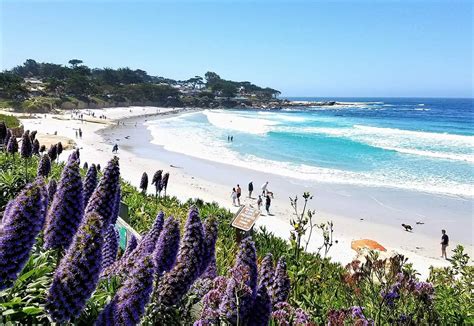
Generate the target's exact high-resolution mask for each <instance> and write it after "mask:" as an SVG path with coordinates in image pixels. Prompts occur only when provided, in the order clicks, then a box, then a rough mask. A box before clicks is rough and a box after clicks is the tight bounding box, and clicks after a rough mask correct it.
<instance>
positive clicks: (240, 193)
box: [237, 185, 242, 206]
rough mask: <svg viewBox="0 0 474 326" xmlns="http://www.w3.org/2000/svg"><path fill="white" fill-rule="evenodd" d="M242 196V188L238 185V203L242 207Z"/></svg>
mask: <svg viewBox="0 0 474 326" xmlns="http://www.w3.org/2000/svg"><path fill="white" fill-rule="evenodd" d="M240 196H242V189H241V188H240V185H237V203H238V204H239V206H240Z"/></svg>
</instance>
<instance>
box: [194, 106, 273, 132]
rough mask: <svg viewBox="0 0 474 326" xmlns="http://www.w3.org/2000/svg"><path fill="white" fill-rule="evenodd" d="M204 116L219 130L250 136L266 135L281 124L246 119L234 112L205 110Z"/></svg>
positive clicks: (264, 120) (265, 120)
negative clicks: (238, 132) (273, 127)
mask: <svg viewBox="0 0 474 326" xmlns="http://www.w3.org/2000/svg"><path fill="white" fill-rule="evenodd" d="M203 114H204V115H205V116H206V117H207V120H208V121H209V122H210V123H211V124H212V125H214V126H215V127H217V128H220V129H223V130H234V131H240V132H244V133H249V134H257V135H265V134H266V133H267V132H268V131H270V130H271V129H272V126H275V125H277V124H279V123H278V122H277V121H272V120H268V119H255V118H250V117H245V116H243V115H241V114H238V113H232V111H223V110H205V111H204V112H203Z"/></svg>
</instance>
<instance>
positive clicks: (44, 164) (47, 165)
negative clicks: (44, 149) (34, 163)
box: [37, 154, 51, 178]
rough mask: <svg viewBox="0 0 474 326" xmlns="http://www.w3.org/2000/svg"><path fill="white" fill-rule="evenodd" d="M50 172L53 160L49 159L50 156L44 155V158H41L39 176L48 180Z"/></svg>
mask: <svg viewBox="0 0 474 326" xmlns="http://www.w3.org/2000/svg"><path fill="white" fill-rule="evenodd" d="M50 172H51V160H50V159H49V155H48V154H44V155H43V156H41V159H40V161H39V163H38V172H37V175H38V176H43V177H45V178H46V177H47V176H48V175H49V173H50Z"/></svg>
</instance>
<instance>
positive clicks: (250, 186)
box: [249, 181, 253, 198]
mask: <svg viewBox="0 0 474 326" xmlns="http://www.w3.org/2000/svg"><path fill="white" fill-rule="evenodd" d="M252 191H253V182H252V181H250V183H249V198H252Z"/></svg>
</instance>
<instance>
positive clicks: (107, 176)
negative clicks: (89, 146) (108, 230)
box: [86, 157, 120, 225]
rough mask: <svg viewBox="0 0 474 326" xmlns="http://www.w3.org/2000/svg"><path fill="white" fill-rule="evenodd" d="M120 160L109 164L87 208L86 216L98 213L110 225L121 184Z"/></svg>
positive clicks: (115, 159) (116, 159)
mask: <svg viewBox="0 0 474 326" xmlns="http://www.w3.org/2000/svg"><path fill="white" fill-rule="evenodd" d="M119 178H120V168H119V159H118V157H114V158H113V159H112V160H110V161H109V163H108V164H107V166H106V168H105V170H104V175H103V176H102V178H101V179H100V181H99V184H98V185H97V187H96V188H95V190H94V192H93V193H92V196H91V197H90V198H89V202H88V203H87V207H86V214H87V213H90V212H97V213H98V214H99V215H100V216H102V217H103V218H105V220H106V223H105V224H107V225H108V224H110V221H111V219H112V214H113V211H114V205H115V196H116V194H117V187H118V185H119V182H120V179H119Z"/></svg>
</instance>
